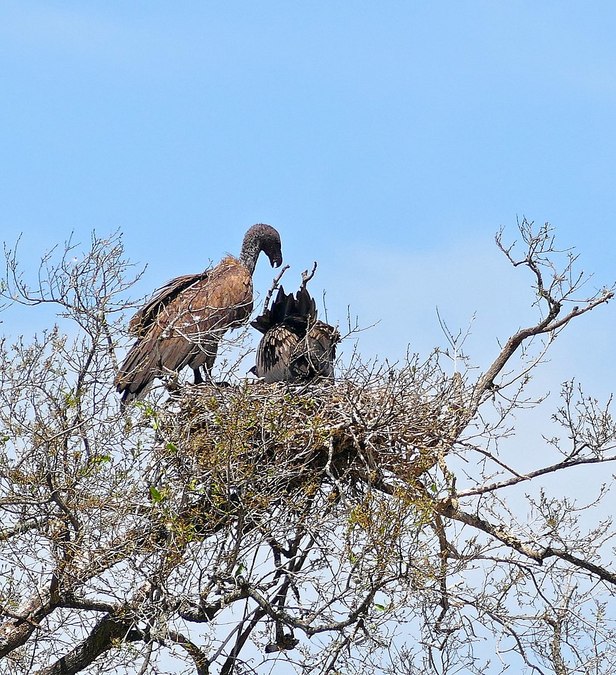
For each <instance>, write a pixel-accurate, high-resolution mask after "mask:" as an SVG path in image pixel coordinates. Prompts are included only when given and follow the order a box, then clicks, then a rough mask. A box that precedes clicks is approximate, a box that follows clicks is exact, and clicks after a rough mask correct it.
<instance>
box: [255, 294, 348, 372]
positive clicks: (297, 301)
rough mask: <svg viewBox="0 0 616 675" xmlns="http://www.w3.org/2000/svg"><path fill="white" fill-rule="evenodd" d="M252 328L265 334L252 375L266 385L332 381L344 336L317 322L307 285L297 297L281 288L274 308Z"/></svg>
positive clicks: (262, 315) (313, 302)
mask: <svg viewBox="0 0 616 675" xmlns="http://www.w3.org/2000/svg"><path fill="white" fill-rule="evenodd" d="M251 325H252V326H253V327H254V328H256V329H257V330H258V331H260V332H261V333H263V337H262V338H261V341H260V342H259V346H258V347H257V356H256V365H255V366H254V368H252V372H253V373H254V374H255V375H256V376H257V377H260V378H262V379H263V380H264V381H265V382H307V381H310V380H313V379H316V378H319V377H321V378H326V379H332V378H333V376H334V359H335V358H336V345H337V344H338V342H340V334H339V333H338V331H337V330H336V329H335V328H334V327H333V326H330V325H329V324H326V323H323V321H318V320H317V309H316V303H315V301H314V299H313V298H312V297H311V296H310V294H309V293H308V290H307V289H306V285H305V283H304V284H302V286H301V288H300V290H299V291H298V292H297V293H296V294H295V296H293V295H292V294H287V293H285V292H284V288H283V287H282V286H281V287H280V288H279V289H278V295H277V296H276V299H275V300H274V303H273V304H272V306H271V308H269V309H266V310H265V312H263V314H261V316H259V317H257V318H256V319H255V320H254V321H253V322H252V323H251Z"/></svg>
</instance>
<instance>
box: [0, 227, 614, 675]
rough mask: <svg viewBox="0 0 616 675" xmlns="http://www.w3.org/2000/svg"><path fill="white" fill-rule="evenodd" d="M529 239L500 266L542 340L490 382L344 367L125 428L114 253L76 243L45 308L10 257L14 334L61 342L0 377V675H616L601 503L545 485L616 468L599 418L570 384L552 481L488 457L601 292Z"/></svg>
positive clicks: (545, 455) (99, 243) (23, 350)
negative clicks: (517, 275)
mask: <svg viewBox="0 0 616 675" xmlns="http://www.w3.org/2000/svg"><path fill="white" fill-rule="evenodd" d="M520 234H521V239H522V247H523V250H522V251H521V253H520V255H519V256H518V257H516V255H515V249H514V248H513V247H507V246H505V245H504V244H503V242H502V237H501V236H500V235H499V237H498V238H497V242H498V245H499V246H500V248H501V250H502V251H503V252H504V253H505V255H506V256H507V257H508V258H509V260H510V261H511V263H512V264H513V265H515V266H522V267H526V268H527V269H528V270H530V273H531V275H532V276H531V278H532V280H533V288H534V290H535V293H536V298H537V306H538V319H537V321H536V323H535V324H534V325H532V326H529V327H526V328H522V329H520V330H519V331H518V332H517V333H516V334H514V335H512V336H511V337H510V338H509V339H508V340H507V341H505V343H504V345H503V348H502V350H501V351H500V353H498V354H497V355H496V356H495V359H494V360H493V362H492V364H491V365H490V366H489V367H488V368H487V369H486V371H485V372H484V373H482V374H480V375H479V377H476V376H473V375H472V372H473V371H471V370H465V371H463V372H456V373H454V374H452V373H451V372H450V370H449V368H450V361H449V359H447V357H446V355H445V354H444V353H443V352H441V351H439V350H436V351H435V352H434V353H433V354H431V355H430V356H429V357H428V358H427V359H420V358H419V357H418V356H416V355H410V356H409V357H408V358H407V359H406V360H405V362H404V363H402V364H399V365H396V366H393V367H391V366H389V365H386V364H378V363H374V362H371V363H364V362H362V361H361V360H360V358H359V357H357V356H356V357H354V358H353V359H352V361H351V364H350V366H348V367H347V368H346V369H345V370H344V371H343V372H340V373H339V375H338V377H337V380H336V382H335V383H327V384H309V385H308V384H307V385H303V386H302V385H294V386H288V385H284V384H276V385H265V384H259V383H254V382H247V381H242V380H239V379H238V378H235V379H234V380H232V382H231V385H230V386H228V387H212V386H207V385H200V386H180V387H179V388H178V389H175V390H174V391H171V393H170V394H164V395H162V396H160V397H159V398H158V400H156V398H155V397H153V398H152V399H150V400H149V401H148V402H144V403H136V404H134V405H132V406H129V407H127V408H126V409H125V410H121V409H120V407H119V405H118V401H117V396H116V394H115V392H114V391H113V388H112V382H113V376H114V372H115V370H116V368H117V363H116V360H115V349H116V348H117V346H118V345H120V344H125V340H124V338H123V330H124V327H125V321H126V317H125V312H126V311H127V310H128V309H130V305H129V304H128V303H127V302H126V301H125V300H124V297H125V293H126V289H127V288H128V287H130V285H131V283H132V282H130V281H127V280H126V278H127V275H128V274H129V273H130V269H131V268H130V266H129V265H128V263H127V262H126V261H125V260H124V259H123V251H122V246H121V241H120V239H119V238H118V237H112V238H110V239H109V240H101V239H98V238H96V237H95V238H93V241H92V245H91V248H90V250H89V252H87V253H86V254H85V255H84V254H81V253H79V254H78V255H77V257H75V249H74V248H73V247H72V245H71V244H70V243H69V244H68V245H67V246H66V247H65V249H64V250H63V251H60V254H59V256H58V257H57V258H54V257H53V255H50V256H48V257H46V258H45V259H44V260H43V264H42V267H41V271H40V273H39V276H38V281H37V282H36V283H35V284H34V285H31V284H30V283H28V282H27V281H26V280H24V278H23V276H22V275H21V273H20V268H19V265H18V264H17V256H16V254H15V253H14V252H13V251H7V256H6V257H7V274H6V278H5V282H4V286H3V295H4V297H5V298H6V300H7V303H8V305H9V306H8V307H7V311H14V307H13V305H14V304H15V303H20V304H22V305H39V304H51V305H53V306H54V307H56V308H59V310H60V312H59V313H60V315H61V318H62V321H63V322H64V323H63V324H62V329H61V328H60V327H57V326H54V327H50V328H49V330H48V331H47V332H45V333H44V334H42V335H39V336H34V337H32V338H31V339H26V338H23V339H17V340H15V341H14V342H13V343H12V344H11V343H9V342H8V341H6V340H5V341H4V343H3V345H2V353H1V354H0V357H1V362H0V378H1V382H2V388H1V391H0V426H1V431H0V433H1V434H2V437H1V438H2V448H1V450H0V513H1V514H2V520H1V522H2V525H1V527H0V571H1V573H2V576H1V577H0V611H1V612H2V617H1V622H0V657H3V660H2V661H0V672H10V673H31V672H39V673H45V674H47V675H51V674H55V673H57V674H60V673H63V674H67V673H77V672H81V671H84V672H90V673H98V672H104V671H110V670H111V671H113V672H126V673H146V672H147V673H156V672H160V673H164V672H187V673H188V672H196V673H198V674H199V675H202V674H204V673H221V674H222V675H225V674H227V675H228V674H230V673H238V674H239V673H270V672H271V673H289V672H298V673H323V674H324V675H325V673H331V674H333V673H347V672H351V671H353V672H356V673H362V672H364V673H372V672H391V673H407V674H409V675H410V674H411V673H426V672H429V673H443V674H445V673H500V672H504V671H505V670H506V669H507V668H513V669H515V670H516V672H534V673H558V674H559V675H560V674H564V673H597V674H599V673H601V675H605V674H606V673H616V648H614V645H615V644H616V626H615V625H614V619H613V617H614V615H615V611H614V610H615V603H614V591H615V589H616V570H614V569H613V565H612V564H611V561H612V557H611V554H612V552H611V551H610V546H611V542H612V538H613V536H614V534H615V530H614V526H613V523H612V522H611V520H609V519H608V518H605V519H603V520H600V519H597V518H596V517H593V513H594V510H597V509H600V508H601V506H602V505H603V504H604V499H605V497H606V495H607V494H608V491H609V485H608V481H607V480H605V482H604V484H603V485H596V486H594V489H590V490H589V493H588V494H589V503H587V504H581V503H578V502H575V501H574V500H572V499H570V498H569V497H567V496H563V495H562V493H559V492H558V490H554V489H553V488H552V489H551V491H549V490H548V488H547V487H546V485H545V484H544V481H546V480H547V479H548V478H549V477H550V476H553V475H558V474H559V472H562V473H565V474H568V473H571V472H576V471H581V470H583V469H582V467H584V466H593V465H603V464H607V463H611V462H614V461H615V460H616V455H615V454H614V447H615V446H616V424H615V423H614V420H613V419H612V416H611V413H610V401H608V403H607V404H605V405H601V404H599V403H598V402H597V401H595V400H594V399H592V398H589V397H588V396H587V395H584V394H583V393H582V392H581V391H580V390H579V389H578V388H577V387H576V385H575V384H574V383H573V382H569V383H565V385H563V391H562V398H561V405H560V406H559V408H558V409H557V410H556V411H555V412H554V414H553V420H554V421H555V422H557V423H558V424H559V425H560V426H561V429H562V433H560V434H558V435H556V436H554V437H552V436H550V437H549V438H546V439H545V447H544V448H543V449H542V451H541V459H543V460H548V461H546V462H545V463H540V455H539V453H536V457H537V464H536V466H535V467H533V468H532V469H531V470H529V469H528V468H526V469H522V468H520V467H519V466H515V465H512V464H511V463H510V462H507V463H506V462H505V461H504V459H503V458H502V457H501V456H500V455H499V441H500V440H502V439H503V438H505V437H506V436H508V435H509V434H510V433H511V431H512V425H515V420H514V419H513V414H514V413H516V412H519V411H521V410H522V409H523V408H524V407H527V406H528V405H529V401H528V399H527V398H526V396H525V391H526V385H527V382H528V378H529V374H530V373H531V372H532V370H533V369H534V368H535V367H536V366H537V363H538V362H539V360H540V359H541V358H542V355H543V354H544V353H545V350H546V349H547V348H548V347H549V345H550V343H551V341H552V340H553V339H554V337H555V336H556V335H557V334H558V333H559V332H560V331H561V330H563V329H564V328H566V326H567V325H568V323H569V322H570V321H572V320H574V319H577V318H578V317H579V316H580V315H582V314H584V313H586V312H588V311H590V310H591V309H594V308H595V307H597V306H598V305H601V304H603V303H605V302H607V301H608V300H609V299H611V297H612V291H611V290H608V289H606V290H602V291H600V292H598V293H597V294H595V295H593V296H592V297H590V298H587V299H586V300H585V301H583V302H582V301H579V300H577V301H575V302H574V301H573V297H574V296H576V295H577V293H578V292H579V289H580V287H581V284H582V277H581V276H580V275H576V274H575V273H574V263H575V262H576V259H575V256H573V254H572V253H571V252H568V251H565V252H559V251H557V250H556V248H555V245H554V241H553V237H552V231H551V229H550V227H549V226H547V225H546V226H543V227H540V228H534V227H533V226H532V224H530V223H527V222H526V221H524V222H523V223H521V224H520ZM559 261H561V265H560V267H559V266H558V264H559ZM28 311H32V310H28ZM66 321H72V322H73V325H76V329H71V328H67V325H68V324H66ZM449 338H450V341H451V346H452V347H453V348H454V349H456V351H458V352H459V347H460V345H459V344H457V342H456V339H455V338H454V337H453V336H452V335H449ZM533 340H534V341H535V349H534V350H533V349H532V348H529V345H530V343H532V342H533ZM457 357H458V361H459V362H460V363H462V364H466V360H465V358H464V357H463V355H461V354H460V353H457ZM604 473H605V472H604ZM606 478H607V476H606ZM486 644H487V645H488V647H487V648H486V646H485V645H486ZM4 664H6V665H4ZM3 668H4V670H3Z"/></svg>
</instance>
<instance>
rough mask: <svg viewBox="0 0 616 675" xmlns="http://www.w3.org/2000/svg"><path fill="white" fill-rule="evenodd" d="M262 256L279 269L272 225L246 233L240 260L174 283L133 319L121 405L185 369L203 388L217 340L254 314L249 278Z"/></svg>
mask: <svg viewBox="0 0 616 675" xmlns="http://www.w3.org/2000/svg"><path fill="white" fill-rule="evenodd" d="M261 251H264V252H265V254H266V255H267V257H268V258H269V261H270V263H271V265H272V267H279V266H280V265H281V264H282V251H281V245H280V235H279V234H278V232H277V231H276V230H275V229H274V228H273V227H271V226H270V225H263V224H259V225H253V226H252V227H251V228H250V229H249V230H248V232H246V235H245V237H244V241H243V243H242V251H241V253H240V255H239V258H235V257H233V256H231V255H228V256H226V257H225V258H223V259H222V260H221V261H220V263H218V265H216V266H215V267H212V268H210V269H207V270H205V271H204V272H200V273H199V274H186V275H184V276H181V277H177V278H176V279H172V280H171V281H169V282H168V283H167V284H165V286H163V287H162V288H160V289H159V290H158V291H157V292H156V294H155V295H154V297H153V298H152V299H151V300H150V301H149V302H148V303H147V304H146V305H145V306H144V307H142V308H141V309H140V310H139V311H138V312H137V313H136V314H135V316H134V317H133V318H132V319H131V321H130V324H129V332H130V333H131V334H132V335H134V336H136V338H137V340H136V342H135V344H134V345H133V346H132V348H131V350H130V351H129V352H128V354H127V356H126V358H125V359H124V362H123V363H122V365H121V366H120V370H119V372H118V375H117V376H116V380H115V384H116V386H117V390H118V392H120V393H121V394H122V401H123V402H127V401H131V400H133V399H137V398H140V397H141V396H143V395H144V393H145V392H146V391H147V389H148V387H149V386H150V384H151V383H152V381H153V380H154V379H156V378H160V377H163V376H165V375H172V374H174V373H177V372H178V371H180V370H181V369H182V368H184V367H185V366H190V368H192V370H193V372H194V376H195V384H200V383H201V382H203V377H202V375H201V370H200V369H201V367H202V366H203V368H204V370H205V376H206V378H207V379H210V372H211V369H212V366H213V364H214V359H215V358H216V351H217V349H218V343H219V341H220V339H221V338H222V336H223V335H224V334H225V333H226V331H228V330H229V329H231V328H236V327H238V326H241V325H242V324H244V323H246V322H247V321H248V318H249V316H250V313H251V312H252V274H253V272H254V269H255V266H256V263H257V258H258V257H259V253H260V252H261Z"/></svg>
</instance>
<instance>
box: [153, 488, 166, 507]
mask: <svg viewBox="0 0 616 675" xmlns="http://www.w3.org/2000/svg"><path fill="white" fill-rule="evenodd" d="M150 497H151V498H152V501H153V502H154V503H155V504H158V502H162V500H163V499H164V498H165V495H164V494H163V493H162V492H161V491H160V490H158V489H157V488H156V487H154V485H150Z"/></svg>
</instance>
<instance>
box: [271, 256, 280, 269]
mask: <svg viewBox="0 0 616 675" xmlns="http://www.w3.org/2000/svg"><path fill="white" fill-rule="evenodd" d="M270 263H271V265H272V267H280V265H282V256H281V255H280V254H276V255H273V256H271V257H270Z"/></svg>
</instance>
